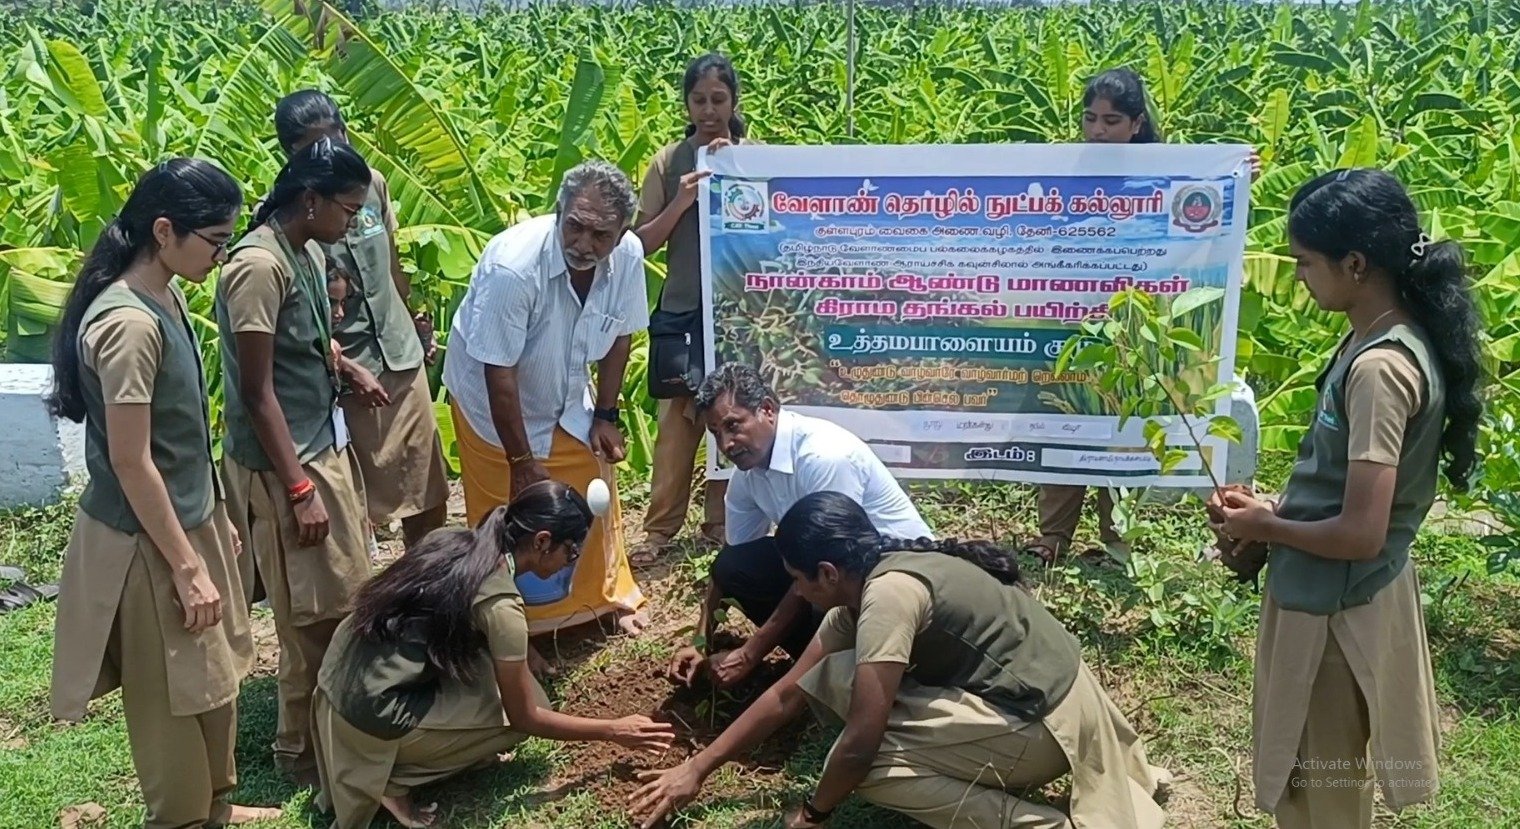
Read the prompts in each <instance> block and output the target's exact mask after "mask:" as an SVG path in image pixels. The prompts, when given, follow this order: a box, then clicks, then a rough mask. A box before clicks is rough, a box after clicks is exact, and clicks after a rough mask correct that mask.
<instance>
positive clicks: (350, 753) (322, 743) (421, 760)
mask: <svg viewBox="0 0 1520 829" xmlns="http://www.w3.org/2000/svg"><path fill="white" fill-rule="evenodd" d="M534 689H535V691H536V693H535V697H536V700H535V701H536V702H537V703H538V705H539V707H541V708H548V707H549V698H548V697H547V696H545V695H544V692H543V689H542V688H540V687H539V686H538V683H536V682H535V683H534ZM498 699H499V698H498ZM498 704H499V703H498ZM458 710H461V711H468V710H469V706H464V707H461V708H459V709H458ZM312 717H313V722H314V733H313V737H314V739H315V740H316V750H317V768H318V771H319V772H320V775H321V781H322V793H321V795H319V797H318V799H317V807H318V808H319V809H321V810H322V811H324V812H332V813H333V814H334V815H336V819H335V820H334V821H333V824H332V829H368V827H369V824H370V821H371V820H372V819H373V818H374V816H375V815H376V814H377V813H378V812H379V811H380V798H381V797H400V796H402V795H405V794H409V793H410V792H411V790H412V789H413V788H415V787H417V786H421V785H424V784H427V783H435V782H437V781H440V780H443V779H445V778H448V777H452V776H454V775H455V774H458V773H460V772H463V771H468V770H469V769H471V768H474V767H477V766H484V765H487V764H489V763H491V762H494V761H495V759H496V755H498V754H500V753H502V752H504V751H506V750H507V749H510V748H512V747H513V746H515V745H517V744H518V743H520V742H522V741H523V740H524V739H527V735H525V734H522V733H520V732H517V731H513V730H512V729H511V728H509V727H508V726H506V725H482V724H481V723H479V722H478V721H476V722H458V723H448V722H445V723H432V722H429V726H428V727H419V728H415V729H412V731H411V733H409V734H407V735H406V736H405V737H402V738H401V739H399V740H382V739H380V738H378V737H372V736H370V735H369V734H366V733H364V732H363V731H360V730H359V729H357V728H354V727H353V726H352V725H349V724H348V721H347V720H345V719H343V716H342V715H341V714H339V713H338V712H337V710H336V709H334V708H333V706H332V702H331V701H330V700H328V698H327V693H326V692H325V691H323V690H321V689H320V688H319V689H317V692H316V695H315V697H314V699H313V704H312ZM430 719H435V718H430ZM502 720H503V722H504V721H505V718H504V717H503V718H502Z"/></svg>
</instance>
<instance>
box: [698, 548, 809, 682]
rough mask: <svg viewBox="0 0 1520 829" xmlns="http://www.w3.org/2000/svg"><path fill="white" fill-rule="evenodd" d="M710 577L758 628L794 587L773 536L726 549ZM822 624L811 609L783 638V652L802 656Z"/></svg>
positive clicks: (717, 560) (719, 589) (720, 591)
mask: <svg viewBox="0 0 1520 829" xmlns="http://www.w3.org/2000/svg"><path fill="white" fill-rule="evenodd" d="M711 575H712V580H713V583H714V584H716V585H717V586H718V592H719V593H722V594H723V596H724V597H725V598H730V599H733V600H734V601H735V602H737V603H738V604H739V609H740V610H743V611H744V615H745V616H746V617H747V618H748V619H749V620H750V621H751V622H753V623H754V624H755V626H756V627H759V626H760V625H763V624H765V623H766V621H767V620H769V619H770V618H771V614H772V613H775V612H776V607H777V606H778V605H780V604H781V600H782V599H783V598H785V597H786V592H787V591H788V590H790V589H791V587H792V577H791V576H790V575H789V574H788V573H787V572H786V568H785V567H783V566H782V565H781V550H780V548H778V547H777V546H776V539H775V538H773V537H771V536H766V537H764V538H758V539H755V540H754V541H747V542H745V543H743V544H731V545H728V546H725V547H724V548H723V549H722V550H720V551H719V552H718V557H717V558H716V559H715V560H714V561H713V564H712V573H711ZM822 621H823V614H821V613H819V612H818V611H817V610H816V609H813V608H809V610H808V612H806V613H803V614H802V615H801V616H799V617H797V620H796V621H795V622H793V623H792V626H791V627H790V628H788V629H787V630H786V632H785V633H784V634H783V635H782V637H781V642H780V645H781V649H782V650H784V651H786V652H787V654H788V655H789V656H791V657H792V658H793V659H796V658H798V657H800V656H802V652H803V651H805V650H807V646H808V643H809V642H811V641H812V640H813V634H815V633H817V632H818V624H819V623H820V622H822Z"/></svg>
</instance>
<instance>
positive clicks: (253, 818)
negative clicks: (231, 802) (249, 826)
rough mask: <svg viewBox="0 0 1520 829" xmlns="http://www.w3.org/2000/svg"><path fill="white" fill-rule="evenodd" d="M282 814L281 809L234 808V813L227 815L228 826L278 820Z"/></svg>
mask: <svg viewBox="0 0 1520 829" xmlns="http://www.w3.org/2000/svg"><path fill="white" fill-rule="evenodd" d="M281 814H282V812H281V811H280V810H279V809H269V808H260V807H258V806H233V807H232V811H231V812H230V813H229V814H228V815H227V825H228V826H242V825H243V824H245V823H258V822H259V821H261V820H276V819H278V818H279V817H280V815H281Z"/></svg>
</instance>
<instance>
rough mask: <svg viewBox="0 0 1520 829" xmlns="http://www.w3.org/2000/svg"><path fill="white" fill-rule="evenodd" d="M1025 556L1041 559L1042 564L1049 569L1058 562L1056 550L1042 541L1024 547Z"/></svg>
mask: <svg viewBox="0 0 1520 829" xmlns="http://www.w3.org/2000/svg"><path fill="white" fill-rule="evenodd" d="M1024 554H1025V555H1029V556H1033V557H1035V558H1037V559H1039V560H1040V563H1041V564H1044V565H1045V566H1047V567H1049V566H1050V565H1052V564H1054V563H1055V561H1056V551H1055V549H1054V548H1052V547H1051V546H1050V545H1049V544H1046V543H1044V542H1040V541H1036V542H1034V543H1032V544H1026V545H1024Z"/></svg>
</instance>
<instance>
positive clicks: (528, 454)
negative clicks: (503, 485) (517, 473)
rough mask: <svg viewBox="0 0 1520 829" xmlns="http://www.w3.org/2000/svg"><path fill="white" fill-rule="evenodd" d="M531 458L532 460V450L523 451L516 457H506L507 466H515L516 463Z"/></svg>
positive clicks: (524, 461)
mask: <svg viewBox="0 0 1520 829" xmlns="http://www.w3.org/2000/svg"><path fill="white" fill-rule="evenodd" d="M531 460H533V452H532V451H531V450H530V451H527V452H524V453H522V454H521V455H518V456H516V457H513V458H507V465H508V466H516V465H518V464H520V463H527V462H528V461H531Z"/></svg>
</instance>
